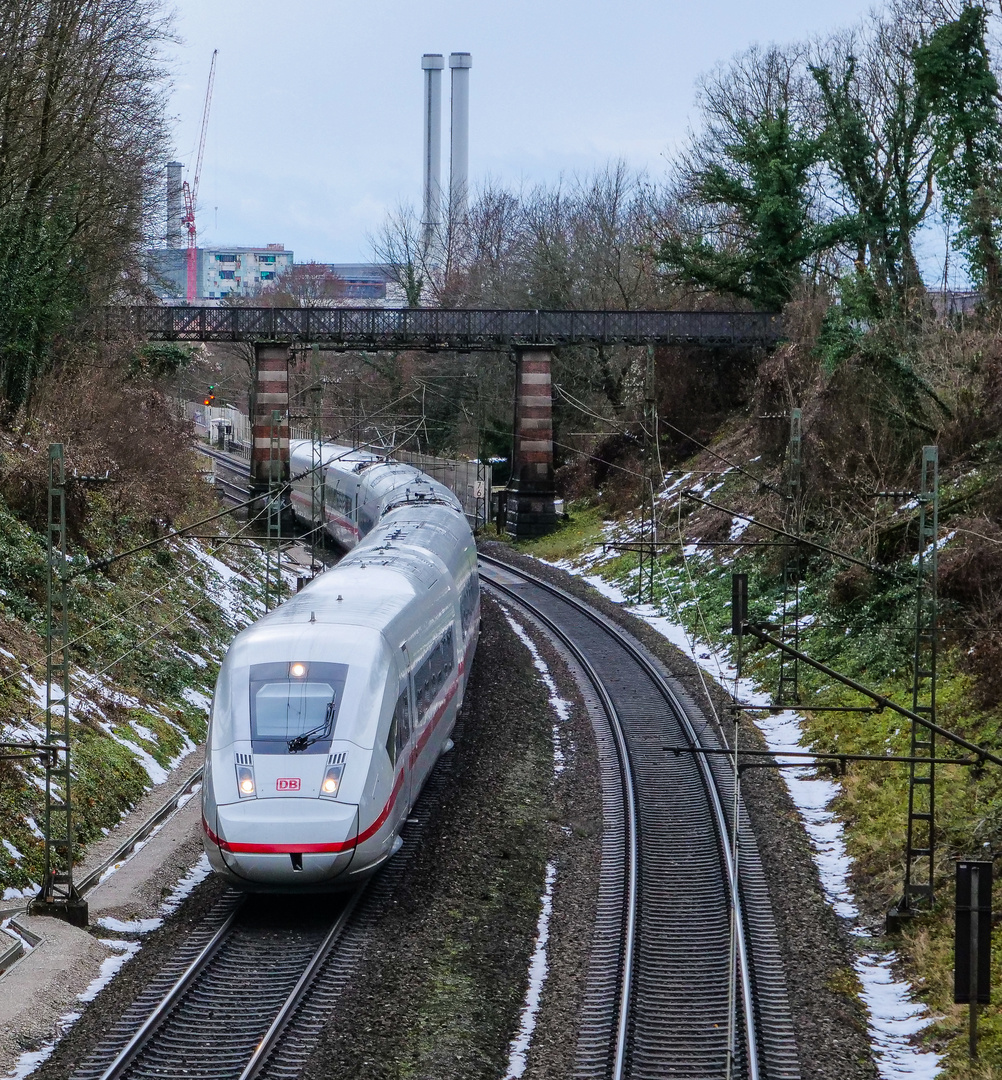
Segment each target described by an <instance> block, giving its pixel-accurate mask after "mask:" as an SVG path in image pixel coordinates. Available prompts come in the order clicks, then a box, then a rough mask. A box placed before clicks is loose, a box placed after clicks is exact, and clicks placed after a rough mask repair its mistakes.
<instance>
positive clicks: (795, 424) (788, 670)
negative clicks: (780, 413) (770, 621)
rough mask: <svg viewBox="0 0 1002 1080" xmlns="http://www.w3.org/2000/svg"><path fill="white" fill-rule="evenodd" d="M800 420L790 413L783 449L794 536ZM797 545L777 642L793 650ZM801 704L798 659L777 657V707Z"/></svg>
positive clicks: (791, 548)
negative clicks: (785, 448)
mask: <svg viewBox="0 0 1002 1080" xmlns="http://www.w3.org/2000/svg"><path fill="white" fill-rule="evenodd" d="M801 420H802V413H801V411H800V409H791V410H790V438H789V442H788V443H787V450H786V491H785V492H784V496H785V498H786V506H785V508H784V511H783V528H784V529H785V530H786V532H788V533H791V534H792V535H794V536H799V535H800V529H801V525H802V522H801V504H802V499H801V435H802V429H801ZM801 570H802V567H801V553H800V545H799V544H798V543H797V541H796V540H794V541H792V542H791V543H790V544H789V545H788V546H787V547H786V548H785V549H784V551H783V613H782V624H781V630H780V640H781V641H782V642H784V644H786V645H789V646H791V647H792V648H794V649H797V650H799V649H800V578H801ZM799 702H800V669H799V666H798V664H797V658H796V657H795V656H790V655H788V654H787V653H784V652H781V653H780V654H779V686H778V687H777V688H776V704H777V705H796V704H798V703H799Z"/></svg>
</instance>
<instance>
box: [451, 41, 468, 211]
mask: <svg viewBox="0 0 1002 1080" xmlns="http://www.w3.org/2000/svg"><path fill="white" fill-rule="evenodd" d="M472 66H473V59H472V57H471V56H470V54H469V53H468V52H454V53H450V54H449V67H450V69H451V71H452V129H451V148H452V156H451V160H450V162H449V214H450V216H451V218H452V220H453V221H463V220H465V218H466V205H467V194H468V185H469V179H470V68H471V67H472Z"/></svg>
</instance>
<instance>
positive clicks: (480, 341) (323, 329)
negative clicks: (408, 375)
mask: <svg viewBox="0 0 1002 1080" xmlns="http://www.w3.org/2000/svg"><path fill="white" fill-rule="evenodd" d="M108 319H109V325H110V327H112V328H120V329H129V330H131V331H132V332H133V333H135V334H137V335H139V336H142V337H145V338H148V339H150V340H157V341H288V342H290V343H297V342H301V343H311V342H321V343H327V344H330V345H333V346H334V347H336V348H345V349H407V348H410V349H458V350H490V349H498V348H509V347H511V346H526V345H579V344H580V345H614V344H632V345H652V344H653V345H659V344H664V345H684V344H692V345H725V346H734V345H771V344H775V343H776V342H777V341H778V340H779V339H780V337H781V336H782V325H781V320H780V316H779V315H778V314H776V313H773V312H747V311H741V312H736V311H529V310H524V311H522V310H492V309H469V308H396V309H387V308H250V307H230V308H226V307H153V306H149V307H131V308H113V309H110V310H109V313H108Z"/></svg>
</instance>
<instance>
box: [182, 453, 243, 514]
mask: <svg viewBox="0 0 1002 1080" xmlns="http://www.w3.org/2000/svg"><path fill="white" fill-rule="evenodd" d="M195 449H196V450H197V451H198V452H199V453H200V454H204V455H205V456H206V457H207V458H209V460H210V461H211V462H212V482H213V484H214V485H215V487H216V488H217V489H218V491H219V494H220V497H221V498H222V499H224V500H225V501H226V502H228V503H232V504H233V505H239V504H240V503H244V502H246V501H247V500H248V499H249V498H250V497H251V490H250V462H248V461H247V460H245V459H243V458H238V457H235V456H234V455H233V454H227V453H224V452H223V451H222V450H215V449H213V447H211V446H206V445H205V444H204V443H196V444H195Z"/></svg>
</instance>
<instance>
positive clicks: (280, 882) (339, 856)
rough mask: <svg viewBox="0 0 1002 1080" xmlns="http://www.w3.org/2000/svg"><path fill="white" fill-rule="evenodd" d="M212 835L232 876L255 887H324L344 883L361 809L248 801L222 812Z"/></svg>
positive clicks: (306, 802)
mask: <svg viewBox="0 0 1002 1080" xmlns="http://www.w3.org/2000/svg"><path fill="white" fill-rule="evenodd" d="M216 825H217V827H216V828H215V829H214V830H212V832H210V828H211V825H210V823H208V822H206V826H207V828H206V833H207V834H208V838H209V840H210V841H211V842H212V844H213V845H214V846H216V847H218V849H219V854H220V857H221V859H222V862H223V864H224V866H225V867H226V869H227V870H229V871H230V872H231V873H232V874H234V875H236V876H237V877H238V878H240V879H241V881H244V882H246V883H247V884H248V885H249V886H252V887H253V886H255V885H256V886H258V887H260V888H265V889H267V888H276V887H282V886H295V887H297V888H298V887H302V886H307V885H322V884H323V883H324V882H328V881H333V880H334V879H336V878H338V877H340V876H341V875H342V874H343V873H344V872H345V871H346V870H347V869H348V866H349V865H350V863H351V860H352V856H353V855H354V853H355V846H356V844H357V843H358V807H357V806H352V805H350V804H345V803H337V802H332V801H330V800H327V799H247V800H246V801H244V802H240V803H229V804H226V805H223V806H219V807H217V809H216Z"/></svg>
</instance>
